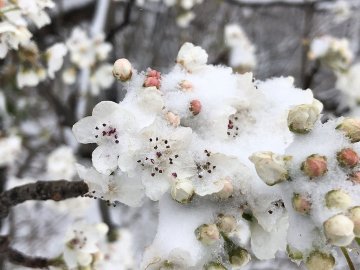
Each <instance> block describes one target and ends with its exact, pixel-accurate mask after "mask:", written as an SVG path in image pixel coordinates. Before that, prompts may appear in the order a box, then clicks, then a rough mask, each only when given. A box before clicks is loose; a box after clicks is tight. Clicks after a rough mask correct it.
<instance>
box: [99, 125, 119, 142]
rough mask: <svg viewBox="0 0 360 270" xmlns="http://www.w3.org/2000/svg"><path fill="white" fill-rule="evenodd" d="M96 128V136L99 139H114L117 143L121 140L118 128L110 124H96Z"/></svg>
mask: <svg viewBox="0 0 360 270" xmlns="http://www.w3.org/2000/svg"><path fill="white" fill-rule="evenodd" d="M95 130H96V132H95V135H94V136H95V138H96V139H97V140H101V139H108V140H112V141H113V142H114V143H116V144H118V143H119V142H120V141H119V135H118V131H117V130H116V128H114V127H112V126H111V125H109V124H105V123H103V124H101V125H99V126H96V127H95Z"/></svg>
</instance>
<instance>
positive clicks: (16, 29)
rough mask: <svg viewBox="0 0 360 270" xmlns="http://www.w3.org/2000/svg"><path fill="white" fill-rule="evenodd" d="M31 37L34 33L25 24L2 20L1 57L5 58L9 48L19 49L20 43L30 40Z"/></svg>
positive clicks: (0, 29) (0, 25) (0, 27)
mask: <svg viewBox="0 0 360 270" xmlns="http://www.w3.org/2000/svg"><path fill="white" fill-rule="evenodd" d="M31 37H32V34H31V33H30V31H29V30H28V29H27V28H26V27H24V26H14V25H12V24H10V23H8V22H6V21H5V22H0V58H4V57H5V56H6V54H7V52H8V51H9V50H11V49H14V50H17V49H18V48H19V45H20V44H25V43H27V42H29V40H30V38H31Z"/></svg>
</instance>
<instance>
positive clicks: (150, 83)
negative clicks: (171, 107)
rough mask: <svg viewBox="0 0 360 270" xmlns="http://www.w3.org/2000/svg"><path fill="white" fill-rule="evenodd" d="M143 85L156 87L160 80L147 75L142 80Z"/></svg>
mask: <svg viewBox="0 0 360 270" xmlns="http://www.w3.org/2000/svg"><path fill="white" fill-rule="evenodd" d="M143 86H144V87H152V86H154V87H156V88H157V89H159V88H160V80H159V79H158V78H156V77H147V78H146V79H145V82H144V85H143Z"/></svg>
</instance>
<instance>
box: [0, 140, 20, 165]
mask: <svg viewBox="0 0 360 270" xmlns="http://www.w3.org/2000/svg"><path fill="white" fill-rule="evenodd" d="M20 153H21V138H20V137H18V136H15V135H11V136H9V137H2V138H1V137H0V166H7V165H11V164H13V163H14V162H15V161H16V159H17V157H18V156H19V154H20Z"/></svg>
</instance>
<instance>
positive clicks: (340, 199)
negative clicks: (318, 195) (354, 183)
mask: <svg viewBox="0 0 360 270" xmlns="http://www.w3.org/2000/svg"><path fill="white" fill-rule="evenodd" d="M325 202H326V206H327V207H328V208H336V209H340V210H345V209H347V208H349V207H350V205H351V197H350V196H349V195H348V194H347V193H346V192H344V191H342V190H341V189H336V190H331V191H329V192H328V193H326V195H325Z"/></svg>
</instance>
